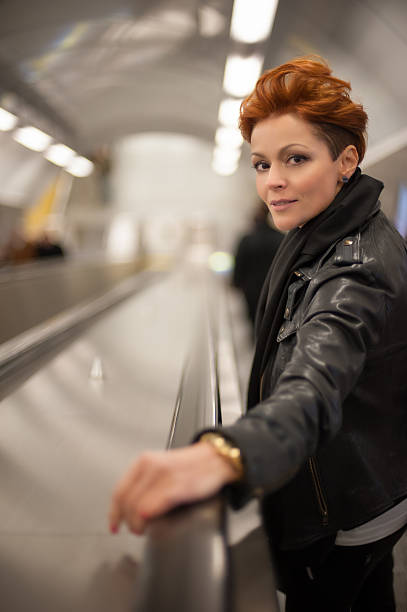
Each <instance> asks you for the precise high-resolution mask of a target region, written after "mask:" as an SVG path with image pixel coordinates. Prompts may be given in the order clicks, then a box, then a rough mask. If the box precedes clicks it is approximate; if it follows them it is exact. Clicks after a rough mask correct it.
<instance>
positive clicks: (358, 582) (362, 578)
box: [275, 528, 405, 612]
mask: <svg viewBox="0 0 407 612" xmlns="http://www.w3.org/2000/svg"><path fill="white" fill-rule="evenodd" d="M404 531H405V529H404V528H403V529H400V530H399V531H397V532H396V533H392V534H391V535H390V536H388V537H386V538H383V539H381V540H377V541H376V542H372V543H371V544H364V545H363V546H335V544H334V538H333V537H331V538H325V539H324V540H319V541H318V542H317V543H316V544H314V545H312V546H310V547H308V548H307V549H305V550H304V551H295V552H294V551H280V552H279V553H278V558H275V565H276V566H277V567H278V568H279V581H280V582H279V583H280V589H282V590H283V591H284V592H285V593H286V595H287V599H286V604H285V610H286V612H297V611H300V610H301V611H302V610H303V611H304V612H305V611H307V610H312V612H349V611H350V610H352V612H396V603H395V598H394V590H393V556H392V553H391V551H392V549H393V547H394V546H395V544H396V543H397V542H398V540H399V539H400V538H401V536H402V535H403V532H404Z"/></svg>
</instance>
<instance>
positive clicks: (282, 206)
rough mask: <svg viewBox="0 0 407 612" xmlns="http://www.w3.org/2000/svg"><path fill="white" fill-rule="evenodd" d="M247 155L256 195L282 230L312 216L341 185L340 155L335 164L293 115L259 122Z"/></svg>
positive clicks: (307, 127)
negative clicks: (250, 157) (253, 171)
mask: <svg viewBox="0 0 407 612" xmlns="http://www.w3.org/2000/svg"><path fill="white" fill-rule="evenodd" d="M251 150H252V163H253V167H254V168H255V170H256V186H257V193H258V194H259V196H260V198H261V199H262V200H264V202H265V203H266V204H267V207H268V208H269V210H270V212H271V215H272V217H273V221H274V223H275V225H276V226H277V227H278V229H280V230H282V231H287V230H291V229H293V228H295V227H299V226H302V225H304V224H305V223H307V221H309V220H310V219H312V218H313V217H316V216H317V215H318V214H319V213H320V212H322V211H323V210H325V208H327V207H328V206H329V204H330V203H331V202H332V200H333V199H334V197H335V195H336V194H337V193H338V191H339V190H340V188H341V186H342V174H341V169H342V166H341V157H342V156H341V155H340V156H339V157H338V159H337V160H335V161H333V160H332V156H331V153H330V151H329V149H328V146H327V145H326V143H325V142H324V141H323V140H322V139H321V138H320V137H318V136H317V135H316V134H315V133H314V131H313V128H312V125H311V124H310V123H308V122H307V121H304V120H303V119H301V118H300V117H298V116H297V115H295V114H285V115H270V117H267V119H263V120H262V121H259V123H257V124H256V125H255V127H254V129H253V132H252V138H251Z"/></svg>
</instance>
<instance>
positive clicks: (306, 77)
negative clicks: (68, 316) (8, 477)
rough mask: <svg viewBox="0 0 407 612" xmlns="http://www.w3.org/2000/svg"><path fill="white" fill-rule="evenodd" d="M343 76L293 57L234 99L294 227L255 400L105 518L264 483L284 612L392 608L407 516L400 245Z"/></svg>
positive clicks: (144, 470)
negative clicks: (369, 171)
mask: <svg viewBox="0 0 407 612" xmlns="http://www.w3.org/2000/svg"><path fill="white" fill-rule="evenodd" d="M349 89H350V86H349V84H348V83H346V82H344V81H342V80H339V79H337V78H335V77H333V76H332V75H331V71H330V69H329V67H328V66H327V65H326V64H325V63H323V62H321V61H312V60H310V59H307V58H301V59H297V60H293V61H292V62H290V63H288V64H284V65H282V66H280V67H278V68H275V69H273V70H271V71H268V72H266V73H265V74H264V75H263V76H262V77H261V78H260V79H259V81H258V83H257V85H256V88H255V90H254V92H253V93H252V94H251V95H250V96H249V97H248V98H247V99H246V100H245V101H244V102H243V104H242V107H241V116H240V128H241V131H242V133H243V136H244V137H245V139H246V140H247V141H248V142H249V143H250V146H251V151H252V160H253V167H254V169H255V172H256V183H257V191H258V194H259V196H260V197H261V198H262V199H263V201H264V202H265V204H266V205H267V207H268V208H269V210H270V212H271V214H272V216H273V221H274V223H275V225H276V226H277V228H278V229H280V230H282V231H288V234H287V235H286V237H285V239H284V242H283V243H282V245H281V247H280V249H279V252H278V253H277V255H276V258H275V259H274V261H273V265H272V268H271V270H270V273H269V276H268V278H267V280H266V282H265V286H264V288H263V293H262V297H261V299H260V304H259V309H258V314H257V346H256V352H255V357H254V362H253V368H252V373H251V379H250V384H249V397H248V413H247V414H246V415H245V416H244V417H243V418H242V419H240V420H239V421H238V422H237V423H236V424H234V425H233V426H229V427H224V428H222V429H219V430H217V431H215V432H212V433H209V434H208V433H205V432H204V434H203V435H202V434H200V435H198V436H197V441H196V443H195V444H193V445H191V446H190V447H188V448H185V449H178V450H174V451H170V452H169V453H154V454H147V455H144V456H143V457H142V458H141V459H140V460H139V461H138V462H136V464H135V465H134V466H133V467H132V468H131V469H130V471H129V472H128V474H127V475H126V476H125V477H124V479H123V480H122V481H121V483H120V485H119V486H118V488H117V490H116V493H115V495H114V498H113V502H112V509H111V515H110V521H111V528H112V530H113V531H116V530H117V528H118V525H119V524H120V522H121V521H124V522H126V523H127V524H128V526H129V527H130V528H131V529H132V530H134V531H135V532H136V533H142V532H143V530H144V528H145V524H146V522H148V520H150V519H151V518H153V517H155V516H157V515H158V514H160V513H162V512H165V511H167V510H168V509H169V508H171V507H173V506H175V505H177V504H179V503H183V502H188V501H193V500H197V499H201V498H204V497H206V496H209V495H211V494H213V493H214V492H216V491H217V490H219V489H220V488H221V487H223V486H224V485H226V484H228V485H231V486H230V488H231V490H232V493H233V495H234V497H235V500H236V502H237V503H241V504H243V503H244V502H245V501H246V499H248V498H249V497H250V496H253V495H259V496H260V497H261V503H262V510H263V516H264V521H265V525H266V528H267V531H268V533H269V534H270V536H271V538H270V539H271V541H272V543H273V552H274V556H275V560H276V564H277V568H278V571H279V574H280V579H281V585H282V586H281V588H282V589H283V590H284V591H285V592H286V595H287V601H286V609H287V610H289V611H293V610H294V611H296V610H301V611H304V610H313V611H316V610H324V612H327V611H328V610H329V611H330V612H331V611H333V610H341V611H345V610H350V609H351V607H352V611H354V610H369V612H372V611H374V610H380V612H384V611H385V610H395V605H394V598H393V595H392V557H391V552H392V548H393V547H394V545H395V543H396V542H397V540H398V539H399V538H400V537H401V535H402V533H403V531H404V528H405V525H406V523H407V501H406V498H407V376H406V373H405V364H406V363H407V323H406V320H405V316H406V312H407V254H406V248H405V244H404V242H403V240H402V238H401V237H400V235H399V234H398V233H397V232H396V230H395V229H394V228H393V226H392V225H391V224H390V222H389V221H388V220H387V219H386V217H385V216H384V214H383V213H382V212H381V211H380V203H379V201H378V197H379V194H380V192H381V190H382V187H383V185H382V183H380V182H379V181H377V180H375V179H373V178H371V177H369V176H367V175H363V174H361V171H360V169H359V168H358V164H359V163H360V162H361V161H362V159H363V155H364V152H365V137H364V134H365V128H366V123H367V115H366V113H365V112H364V110H363V108H362V106H361V105H359V104H355V103H354V102H353V101H352V100H351V99H350V97H349ZM373 592H374V597H373V601H372V600H369V598H371V597H372V596H373Z"/></svg>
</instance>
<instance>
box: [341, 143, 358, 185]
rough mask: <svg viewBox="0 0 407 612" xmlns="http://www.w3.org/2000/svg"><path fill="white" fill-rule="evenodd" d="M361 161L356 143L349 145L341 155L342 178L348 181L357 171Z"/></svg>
mask: <svg viewBox="0 0 407 612" xmlns="http://www.w3.org/2000/svg"><path fill="white" fill-rule="evenodd" d="M358 163H359V154H358V151H357V149H356V147H355V145H348V146H347V147H346V148H345V149H344V150H343V151H342V153H341V154H340V156H339V171H340V173H341V180H342V181H343V182H346V179H348V180H349V179H350V177H351V176H352V174H353V173H354V172H355V170H356V168H357V167H358Z"/></svg>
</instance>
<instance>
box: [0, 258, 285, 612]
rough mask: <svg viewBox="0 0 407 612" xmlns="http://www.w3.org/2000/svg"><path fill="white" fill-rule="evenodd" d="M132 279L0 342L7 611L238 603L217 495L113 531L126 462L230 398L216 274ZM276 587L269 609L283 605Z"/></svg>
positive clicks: (217, 413) (224, 514)
mask: <svg viewBox="0 0 407 612" xmlns="http://www.w3.org/2000/svg"><path fill="white" fill-rule="evenodd" d="M134 283H135V284H134V286H132V287H131V288H129V287H128V288H127V289H128V291H127V293H126V291H123V295H122V296H121V297H120V299H117V301H116V302H115V301H114V299H113V298H112V296H110V299H111V302H110V304H107V303H105V304H102V305H100V303H99V310H98V308H97V307H96V308H95V303H93V309H92V307H91V308H90V309H89V310H88V311H86V310H85V311H84V310H83V305H82V306H81V308H80V309H79V310H75V311H74V312H71V313H70V318H69V316H68V318H65V320H63V321H61V319H59V320H58V321H57V323H56V324H55V327H54V329H52V325H51V324H50V322H49V321H48V323H47V326H46V328H45V327H44V329H42V330H39V331H40V332H41V331H42V335H41V333H39V331H38V327H37V328H36V329H35V330H34V332H33V331H31V332H28V336H26V338H25V344H24V342H23V337H22V336H21V335H20V336H19V342H20V344H19V345H18V344H15V345H14V354H13V355H12V356H11V357H10V350H8V351H3V353H1V349H3V348H4V346H6V345H8V347H9V348H10V344H9V343H5V344H3V345H2V346H1V347H0V390H1V389H2V397H3V399H2V400H1V402H0V479H1V482H2V496H1V498H0V516H1V517H2V527H1V531H0V582H1V594H2V595H1V600H2V604H3V607H4V609H7V610H8V612H19V611H20V610H21V611H23V610H31V609H32V610H37V609H38V610H41V611H48V610H50V611H51V610H52V611H53V612H54V611H58V612H59V611H61V612H65V610H67V611H68V610H69V611H72V610H78V611H83V612H93V611H95V612H96V611H97V612H104V611H106V612H107V611H113V610H114V611H115V612H122V611H123V612H125V611H126V612H127V611H130V610H135V609H136V610H137V611H138V612H147V610H148V611H149V612H155V611H156V610H157V612H158V610H160V612H165V610H168V611H170V610H171V611H172V610H175V609H176V610H178V611H179V612H184V611H185V612H186V611H187V610H194V612H195V611H196V612H199V611H200V610H202V611H204V610H205V611H206V610H208V611H209V610H210V611H211V612H212V610H213V612H218V611H219V612H225V611H226V610H228V611H230V612H232V611H235V610H236V611H237V610H240V608H239V601H240V599H241V598H240V596H239V594H238V587H239V585H237V584H236V568H237V567H238V565H239V563H238V562H235V563H234V564H233V563H232V565H231V563H230V560H231V559H232V561H233V558H234V557H233V553H231V551H230V550H229V546H228V541H227V539H226V522H227V519H228V515H229V513H230V510H227V508H226V502H225V500H224V499H223V498H222V496H218V497H217V498H216V499H213V500H209V501H207V502H205V503H203V504H198V505H195V506H193V507H188V508H182V509H178V510H176V511H174V512H172V513H170V514H169V515H168V516H166V517H163V518H162V519H159V520H157V521H156V522H154V524H152V526H151V528H150V529H149V531H148V533H147V535H146V536H144V537H141V538H140V537H138V538H137V537H135V536H134V535H132V534H130V533H128V532H127V531H126V530H125V529H123V530H122V531H121V532H120V533H119V534H118V535H116V536H114V537H112V536H111V535H110V534H109V532H108V526H107V512H108V507H109V502H110V496H111V492H112V489H113V487H114V485H115V484H116V482H117V479H118V478H119V477H120V476H121V475H122V473H123V472H124V470H125V469H127V467H128V466H129V464H130V463H131V462H132V461H133V460H134V459H135V458H136V457H137V456H138V455H139V454H140V453H141V452H143V451H145V450H147V449H157V450H158V449H163V448H165V447H166V446H167V445H170V446H171V445H178V446H179V445H182V444H185V443H188V442H189V441H190V440H191V438H192V435H193V433H194V431H196V429H197V428H200V427H203V426H208V425H211V424H214V423H216V420H217V419H219V418H221V415H222V399H223V397H224V395H225V391H224V388H222V385H221V384H220V381H219V372H221V371H222V367H220V363H219V351H218V347H219V345H220V344H221V341H222V343H223V345H224V344H225V341H226V340H227V339H225V330H226V327H227V326H226V325H225V321H224V316H225V315H224V303H223V302H222V299H221V298H220V297H219V296H220V295H221V291H220V286H219V283H218V282H217V281H216V280H214V279H212V278H211V277H210V274H209V273H208V272H207V271H202V270H200V271H199V270H197V269H195V268H194V267H193V266H192V267H189V268H188V267H184V268H182V269H178V270H175V271H173V272H172V273H171V274H167V275H165V276H162V277H160V280H159V282H146V283H145V284H143V283H141V285H138V284H137V282H136V281H134ZM116 297H117V296H116ZM88 306H89V304H88ZM221 312H222V313H223V315H221V314H220V313H221ZM65 315H66V313H65ZM65 315H64V316H65ZM87 315H89V316H87ZM57 319H58V318H57ZM197 332H198V333H197ZM36 334H37V335H36ZM23 336H24V334H23ZM223 354H224V353H223ZM7 359H8V360H9V361H7ZM222 361H223V359H222ZM20 369H22V370H25V373H23V374H21V373H19V370H20ZM180 381H181V382H180ZM228 393H229V394H230V388H229V391H228ZM237 404H238V403H236V414H235V415H234V417H232V415H231V412H232V409H231V408H230V406H229V413H228V418H229V419H230V418H236V416H238V414H239V411H240V406H239V405H237ZM270 575H271V574H270ZM233 576H235V577H234V578H233ZM273 589H274V588H273V585H271V587H270V588H269V589H268V596H269V600H268V601H264V605H265V606H266V607H265V608H264V609H268V610H277V609H278V604H277V600H276V596H275V590H273ZM165 606H166V607H165Z"/></svg>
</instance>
